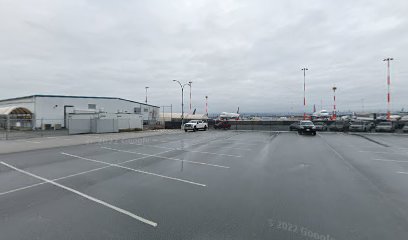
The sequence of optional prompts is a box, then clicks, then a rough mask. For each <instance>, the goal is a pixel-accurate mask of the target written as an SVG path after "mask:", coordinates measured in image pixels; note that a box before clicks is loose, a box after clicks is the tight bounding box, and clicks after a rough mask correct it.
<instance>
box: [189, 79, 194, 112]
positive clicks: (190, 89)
mask: <svg viewBox="0 0 408 240" xmlns="http://www.w3.org/2000/svg"><path fill="white" fill-rule="evenodd" d="M192 83H193V82H192V81H190V82H188V85H189V86H190V114H191V113H192V112H191V84H192Z"/></svg>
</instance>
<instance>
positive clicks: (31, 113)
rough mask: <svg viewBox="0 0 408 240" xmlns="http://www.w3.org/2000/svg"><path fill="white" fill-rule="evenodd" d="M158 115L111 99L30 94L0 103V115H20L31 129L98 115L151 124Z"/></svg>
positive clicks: (150, 109)
mask: <svg viewBox="0 0 408 240" xmlns="http://www.w3.org/2000/svg"><path fill="white" fill-rule="evenodd" d="M159 112H160V108H159V107H158V106H154V105H150V104H145V103H140V102H135V101H131V100H127V99H122V98H115V97H88V96H63V95H31V96H25V97H18V98H10V99H4V100H0V114H1V113H3V115H6V114H11V115H13V116H8V118H11V119H12V118H14V117H16V118H18V116H19V115H20V116H21V113H23V114H24V118H25V119H27V118H31V122H32V127H33V128H41V127H43V126H44V125H48V126H52V127H54V126H59V127H66V126H67V125H68V122H67V121H68V116H72V115H77V116H76V117H77V118H78V116H79V115H81V114H82V115H86V114H101V113H105V114H116V115H118V116H123V115H124V114H133V115H135V114H136V115H141V118H142V119H143V122H144V124H155V123H156V122H158V121H159ZM27 120H28V119H27Z"/></svg>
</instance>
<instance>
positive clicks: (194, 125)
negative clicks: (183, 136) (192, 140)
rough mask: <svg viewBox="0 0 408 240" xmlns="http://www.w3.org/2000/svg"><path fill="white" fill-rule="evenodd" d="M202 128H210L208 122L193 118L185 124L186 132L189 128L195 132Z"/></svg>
mask: <svg viewBox="0 0 408 240" xmlns="http://www.w3.org/2000/svg"><path fill="white" fill-rule="evenodd" d="M200 129H201V130H204V131H206V130H207V129H208V123H206V122H204V121H202V120H191V121H190V122H188V123H185V124H184V131H186V132H187V131H188V130H192V131H194V132H195V131H197V130H200Z"/></svg>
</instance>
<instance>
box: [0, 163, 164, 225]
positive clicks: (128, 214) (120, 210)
mask: <svg viewBox="0 0 408 240" xmlns="http://www.w3.org/2000/svg"><path fill="white" fill-rule="evenodd" d="M0 163H1V164H3V165H4V166H7V167H9V168H11V169H14V170H16V171H18V172H20V173H23V174H25V175H28V176H31V177H33V178H36V179H39V180H41V181H44V182H47V183H50V184H52V185H54V186H57V187H59V188H62V189H65V190H67V191H69V192H72V193H75V194H77V195H79V196H81V197H84V198H86V199H88V200H91V201H93V202H96V203H99V204H101V205H103V206H105V207H108V208H110V209H112V210H115V211H117V212H119V213H122V214H125V215H127V216H129V217H131V218H133V219H136V220H138V221H140V222H143V223H145V224H148V225H150V226H153V227H157V223H155V222H153V221H150V220H148V219H146V218H143V217H140V216H138V215H136V214H134V213H131V212H129V211H126V210H124V209H122V208H119V207H116V206H114V205H112V204H109V203H107V202H104V201H102V200H100V199H97V198H94V197H92V196H89V195H87V194H85V193H82V192H79V191H77V190H75V189H72V188H70V187H67V186H64V185H62V184H59V183H57V182H54V181H52V180H49V179H46V178H43V177H40V176H38V175H35V174H33V173H30V172H27V171H24V170H22V169H19V168H16V167H14V166H13V165H10V164H7V163H5V162H0Z"/></svg>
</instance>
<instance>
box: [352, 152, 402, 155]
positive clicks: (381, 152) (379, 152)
mask: <svg viewBox="0 0 408 240" xmlns="http://www.w3.org/2000/svg"><path fill="white" fill-rule="evenodd" d="M359 152H368V153H382V154H397V155H407V153H398V152H373V151H359Z"/></svg>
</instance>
